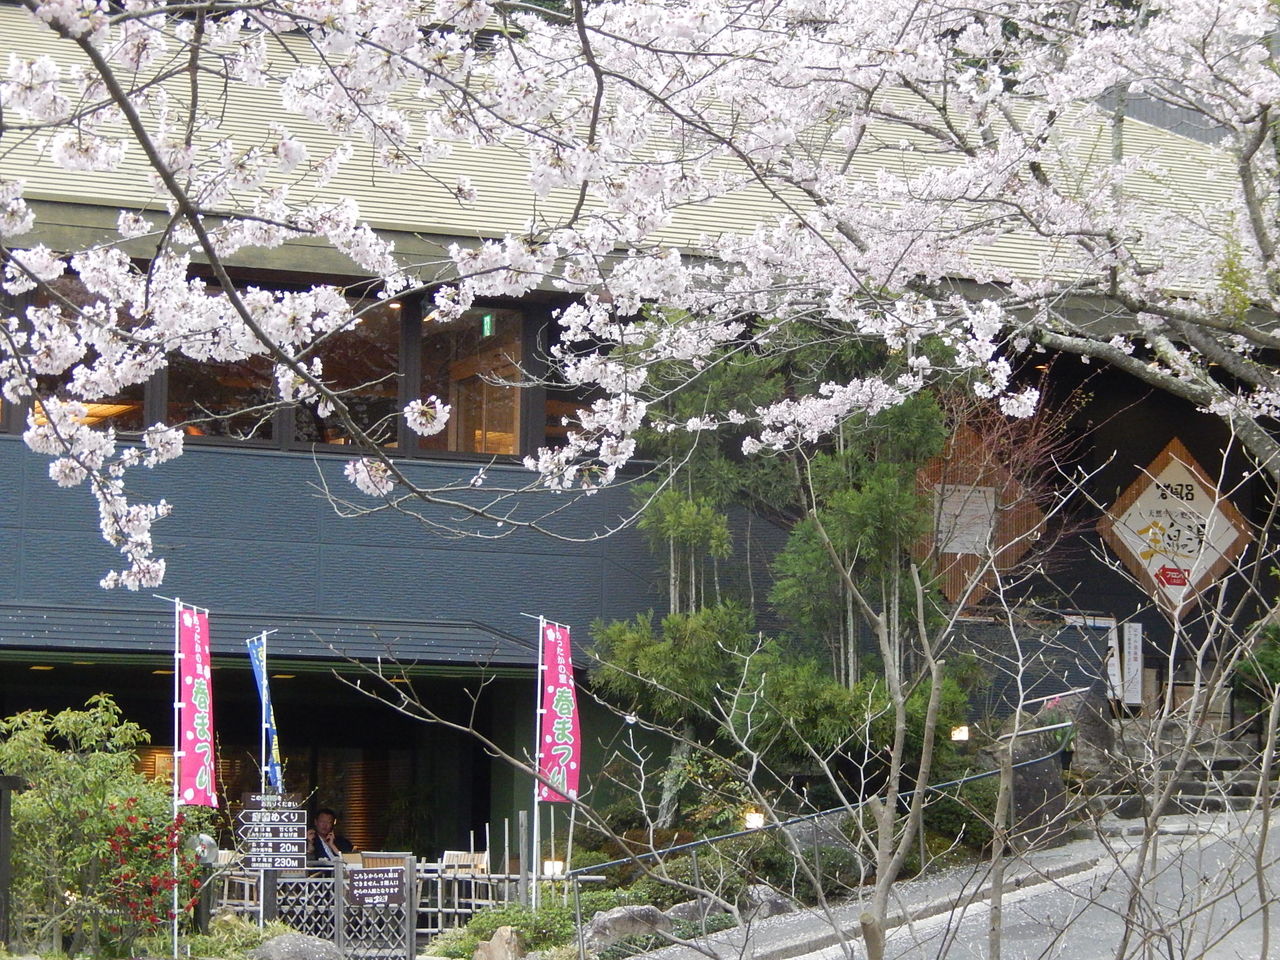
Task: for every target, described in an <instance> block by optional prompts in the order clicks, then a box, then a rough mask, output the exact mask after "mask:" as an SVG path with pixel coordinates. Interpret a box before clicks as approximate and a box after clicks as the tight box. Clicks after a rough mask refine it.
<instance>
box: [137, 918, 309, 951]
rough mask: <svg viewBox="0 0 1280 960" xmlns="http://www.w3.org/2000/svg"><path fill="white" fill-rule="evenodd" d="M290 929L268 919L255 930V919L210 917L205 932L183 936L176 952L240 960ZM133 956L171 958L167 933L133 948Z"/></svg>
mask: <svg viewBox="0 0 1280 960" xmlns="http://www.w3.org/2000/svg"><path fill="white" fill-rule="evenodd" d="M293 932H294V930H293V928H292V927H289V926H288V925H286V924H283V923H281V922H279V921H278V920H272V921H269V922H268V923H266V924H264V925H263V926H262V927H261V928H259V927H258V922H257V921H256V920H251V919H249V918H247V917H241V916H237V915H234V914H228V915H224V916H219V917H214V918H213V920H212V921H211V922H210V923H209V932H208V933H193V934H190V935H189V936H186V937H183V939H182V941H181V943H180V944H179V949H180V950H181V951H184V952H185V953H186V954H188V955H190V956H192V957H227V958H231V960H234V958H242V957H244V955H245V954H246V953H248V952H249V951H250V950H253V949H255V948H256V947H260V946H261V945H262V944H263V943H264V942H266V941H267V940H270V939H271V938H272V937H278V936H280V935H281V934H284V933H293ZM135 946H136V948H137V953H138V954H139V955H140V956H144V957H167V956H170V955H172V952H173V941H172V940H171V939H170V937H169V933H168V931H165V932H163V933H157V934H154V935H152V936H149V937H147V938H145V939H143V940H139V941H138V943H137V944H136V945H135Z"/></svg>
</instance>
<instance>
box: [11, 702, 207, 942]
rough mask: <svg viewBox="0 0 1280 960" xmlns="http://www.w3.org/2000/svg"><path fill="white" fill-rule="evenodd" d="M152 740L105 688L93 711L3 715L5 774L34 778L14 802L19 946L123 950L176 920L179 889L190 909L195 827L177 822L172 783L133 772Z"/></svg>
mask: <svg viewBox="0 0 1280 960" xmlns="http://www.w3.org/2000/svg"><path fill="white" fill-rule="evenodd" d="M146 741H147V734H146V732H145V731H144V730H142V728H141V727H139V726H138V725H137V724H135V723H131V722H128V721H125V720H124V719H123V718H122V716H121V713H120V709H119V707H117V706H116V704H115V702H114V701H113V700H112V699H111V698H110V697H108V696H106V695H105V694H100V695H98V696H95V697H92V698H91V699H90V700H89V701H88V703H87V704H86V705H85V709H83V710H63V711H62V712H60V713H56V714H50V713H48V712H46V711H27V712H24V713H19V714H17V715H15V716H12V717H9V718H7V719H5V720H0V770H3V771H4V772H5V773H6V774H9V775H12V776H17V777H21V778H22V779H23V780H25V781H26V783H27V784H28V787H27V789H25V790H23V791H20V792H18V793H17V794H16V795H15V796H14V798H13V810H12V812H13V882H12V888H11V901H10V909H11V914H10V916H11V937H12V939H13V942H14V945H15V946H17V947H18V948H19V949H23V950H39V951H43V952H53V953H58V952H63V951H65V952H67V953H69V954H72V955H76V954H79V953H82V952H87V953H89V954H91V955H93V956H115V955H123V954H126V953H128V952H129V951H130V950H131V948H132V946H133V943H134V941H135V940H137V939H138V938H139V937H141V936H145V935H146V934H148V933H150V932H153V931H155V930H156V929H157V928H158V927H160V926H162V925H167V924H168V923H169V921H170V919H171V918H172V906H173V891H174V889H175V887H177V888H178V892H179V898H178V901H179V909H180V910H181V911H184V912H185V911H187V910H189V909H190V906H191V905H192V904H193V902H194V894H195V887H196V885H197V884H196V881H195V876H196V872H197V870H198V865H197V864H196V863H195V862H194V859H193V858H192V857H191V856H190V855H189V854H188V853H187V851H186V849H185V847H184V844H183V839H184V836H185V834H187V833H188V832H191V831H192V830H194V829H195V828H196V826H197V825H195V824H192V823H190V822H189V820H188V815H184V814H180V815H179V817H178V818H177V819H176V820H175V819H174V818H173V817H172V813H171V812H172V808H171V802H172V801H171V798H170V792H169V788H168V786H167V785H165V784H160V783H157V782H155V781H152V780H148V779H147V778H146V777H144V776H143V775H142V774H141V773H139V772H137V770H136V769H135V756H134V750H135V749H136V748H137V747H138V746H139V745H141V744H143V743H145V742H146ZM188 809H193V808H188ZM196 809H200V811H201V812H200V813H198V814H197V816H203V815H204V811H203V809H202V808H196ZM175 852H176V853H177V855H178V871H177V873H176V874H175V872H174V868H173V866H174V864H173V861H174V854H175Z"/></svg>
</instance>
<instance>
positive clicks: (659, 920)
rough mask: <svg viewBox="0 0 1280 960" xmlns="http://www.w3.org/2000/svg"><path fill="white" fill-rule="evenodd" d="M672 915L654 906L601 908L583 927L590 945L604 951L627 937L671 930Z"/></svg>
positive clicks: (588, 945)
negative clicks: (669, 915)
mask: <svg viewBox="0 0 1280 960" xmlns="http://www.w3.org/2000/svg"><path fill="white" fill-rule="evenodd" d="M672 929H673V927H672V924H671V918H670V917H668V916H667V915H666V914H664V913H663V912H662V911H661V910H659V909H658V908H657V907H654V906H649V905H645V906H631V907H614V908H613V909H612V910H601V911H600V912H599V913H597V914H596V915H595V916H594V917H592V918H591V919H590V920H589V921H588V922H587V924H586V926H585V927H584V928H583V931H582V932H583V937H584V938H585V940H586V942H587V948H588V949H591V950H600V949H603V948H604V947H607V946H610V945H612V944H615V943H617V942H618V941H619V940H625V939H627V937H642V936H646V935H649V934H653V933H670V932H671V931H672Z"/></svg>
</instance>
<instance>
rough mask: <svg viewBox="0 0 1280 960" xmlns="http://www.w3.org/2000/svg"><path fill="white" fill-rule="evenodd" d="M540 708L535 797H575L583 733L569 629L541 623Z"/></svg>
mask: <svg viewBox="0 0 1280 960" xmlns="http://www.w3.org/2000/svg"><path fill="white" fill-rule="evenodd" d="M539 679H540V681H541V684H542V709H541V711H540V713H539V723H538V773H539V774H540V775H541V776H542V778H543V780H546V781H548V783H550V784H553V785H554V788H553V787H552V786H548V785H547V783H539V784H538V790H537V798H538V799H539V800H541V801H542V802H544V803H567V802H568V801H569V800H572V799H577V796H578V771H579V767H580V766H581V760H582V734H581V731H580V729H579V726H578V695H577V692H576V691H575V690H574V686H573V659H572V651H571V649H570V644H569V628H568V627H565V626H561V625H560V624H557V623H543V624H542V676H541V677H540V678H539Z"/></svg>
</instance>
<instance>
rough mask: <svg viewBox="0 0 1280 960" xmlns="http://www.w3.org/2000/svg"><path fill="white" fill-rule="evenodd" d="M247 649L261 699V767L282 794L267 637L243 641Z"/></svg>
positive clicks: (263, 635)
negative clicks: (269, 680) (269, 678)
mask: <svg viewBox="0 0 1280 960" xmlns="http://www.w3.org/2000/svg"><path fill="white" fill-rule="evenodd" d="M245 644H246V645H247V646H248V647H249V662H250V663H252V664H253V676H254V679H255V680H257V681H258V696H259V697H261V698H262V744H263V756H262V766H263V770H264V771H265V772H266V782H267V783H268V784H270V786H271V787H272V788H273V789H274V790H275V791H276V793H283V792H284V777H283V775H282V773H281V769H280V743H279V741H278V740H277V739H276V713H275V710H274V708H272V706H271V688H270V687H269V686H268V685H267V635H266V634H265V633H264V634H260V635H258V636H256V637H250V638H249V639H248V640H246V641H245Z"/></svg>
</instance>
